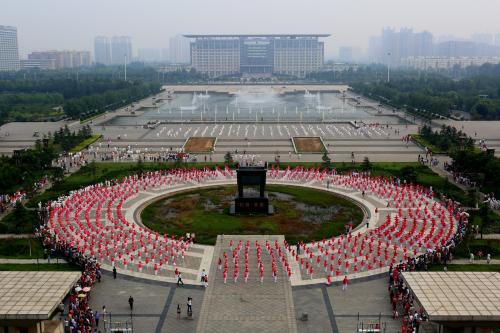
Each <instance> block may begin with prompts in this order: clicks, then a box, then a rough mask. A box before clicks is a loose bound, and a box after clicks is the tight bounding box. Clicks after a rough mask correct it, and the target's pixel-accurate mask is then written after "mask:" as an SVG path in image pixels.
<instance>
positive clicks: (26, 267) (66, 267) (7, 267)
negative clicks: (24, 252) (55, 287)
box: [0, 264, 80, 272]
mask: <svg viewBox="0 0 500 333" xmlns="http://www.w3.org/2000/svg"><path fill="white" fill-rule="evenodd" d="M79 270H80V267H78V266H76V265H72V264H39V265H37V264H0V271H57V272H65V271H79Z"/></svg>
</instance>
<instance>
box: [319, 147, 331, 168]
mask: <svg viewBox="0 0 500 333" xmlns="http://www.w3.org/2000/svg"><path fill="white" fill-rule="evenodd" d="M321 159H322V160H323V163H322V166H323V167H324V168H327V169H330V166H331V164H332V160H331V159H330V157H329V156H328V152H326V151H324V152H323V157H321Z"/></svg>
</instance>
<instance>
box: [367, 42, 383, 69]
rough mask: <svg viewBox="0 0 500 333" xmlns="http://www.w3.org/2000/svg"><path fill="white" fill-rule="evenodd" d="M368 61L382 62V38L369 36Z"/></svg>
mask: <svg viewBox="0 0 500 333" xmlns="http://www.w3.org/2000/svg"><path fill="white" fill-rule="evenodd" d="M368 61H369V62H374V63H380V62H382V37H380V36H371V37H370V39H369V41H368Z"/></svg>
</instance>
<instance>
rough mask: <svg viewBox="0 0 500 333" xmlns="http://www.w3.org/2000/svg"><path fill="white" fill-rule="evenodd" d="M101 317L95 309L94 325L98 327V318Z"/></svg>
mask: <svg viewBox="0 0 500 333" xmlns="http://www.w3.org/2000/svg"><path fill="white" fill-rule="evenodd" d="M100 318H101V314H100V313H99V311H96V312H95V314H94V320H95V327H99V319H100Z"/></svg>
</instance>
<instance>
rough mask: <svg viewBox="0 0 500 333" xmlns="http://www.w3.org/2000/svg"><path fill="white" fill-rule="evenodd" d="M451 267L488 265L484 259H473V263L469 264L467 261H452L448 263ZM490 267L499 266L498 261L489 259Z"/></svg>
mask: <svg viewBox="0 0 500 333" xmlns="http://www.w3.org/2000/svg"><path fill="white" fill-rule="evenodd" d="M450 264H451V265H479V264H483V265H487V264H488V263H487V262H486V259H475V260H474V262H473V263H472V264H471V263H470V261H469V259H453V260H452V261H451V262H450ZM490 265H500V259H491V261H490Z"/></svg>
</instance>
